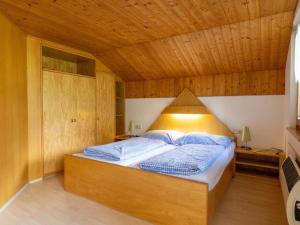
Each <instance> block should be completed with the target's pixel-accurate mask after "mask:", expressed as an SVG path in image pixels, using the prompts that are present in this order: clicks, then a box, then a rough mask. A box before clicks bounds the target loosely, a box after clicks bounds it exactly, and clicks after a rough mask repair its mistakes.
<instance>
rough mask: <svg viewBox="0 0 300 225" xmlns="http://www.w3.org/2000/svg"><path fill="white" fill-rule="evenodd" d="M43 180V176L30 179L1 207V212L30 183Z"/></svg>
mask: <svg viewBox="0 0 300 225" xmlns="http://www.w3.org/2000/svg"><path fill="white" fill-rule="evenodd" d="M40 181H43V178H39V179H36V180H32V181H29V182H28V183H26V184H25V185H24V186H23V187H22V188H21V189H20V190H19V191H18V192H17V193H16V194H14V196H12V197H11V198H10V199H9V200H8V201H7V202H6V203H5V204H4V205H3V206H2V207H0V213H2V212H3V211H4V210H5V209H6V208H7V207H8V206H9V205H10V204H11V203H12V202H13V201H14V200H15V199H16V198H17V197H18V196H19V195H20V194H21V193H22V192H23V191H24V190H25V189H26V188H27V187H28V186H29V185H30V184H34V183H37V182H40Z"/></svg>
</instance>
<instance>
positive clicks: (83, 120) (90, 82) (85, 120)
mask: <svg viewBox="0 0 300 225" xmlns="http://www.w3.org/2000/svg"><path fill="white" fill-rule="evenodd" d="M75 82H76V84H75V85H76V87H75V88H76V111H77V115H76V117H75V118H76V134H75V137H74V142H75V146H74V147H73V150H74V151H79V152H80V151H82V150H83V149H84V147H86V146H93V145H95V144H96V79H95V78H88V77H76V78H75Z"/></svg>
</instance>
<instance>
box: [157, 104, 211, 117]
mask: <svg viewBox="0 0 300 225" xmlns="http://www.w3.org/2000/svg"><path fill="white" fill-rule="evenodd" d="M162 113H163V114H193V115H196V114H199V115H200V114H209V113H210V112H209V111H208V110H207V108H206V107H205V106H172V105H171V106H168V107H167V108H165V109H164V111H163V112H162Z"/></svg>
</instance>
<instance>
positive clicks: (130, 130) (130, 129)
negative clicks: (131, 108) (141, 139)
mask: <svg viewBox="0 0 300 225" xmlns="http://www.w3.org/2000/svg"><path fill="white" fill-rule="evenodd" d="M128 131H129V132H130V133H132V132H133V122H132V120H130V121H129V125H128Z"/></svg>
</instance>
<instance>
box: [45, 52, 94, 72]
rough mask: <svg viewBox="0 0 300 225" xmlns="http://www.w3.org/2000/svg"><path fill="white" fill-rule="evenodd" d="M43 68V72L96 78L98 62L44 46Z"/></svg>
mask: <svg viewBox="0 0 300 225" xmlns="http://www.w3.org/2000/svg"><path fill="white" fill-rule="evenodd" d="M42 67H43V70H52V71H56V72H60V73H61V72H63V73H69V74H77V75H81V76H89V77H95V68H96V62H95V60H94V59H90V58H86V57H83V56H79V55H75V54H72V53H68V52H64V51H61V50H58V49H54V48H50V47H46V46H43V48H42Z"/></svg>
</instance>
